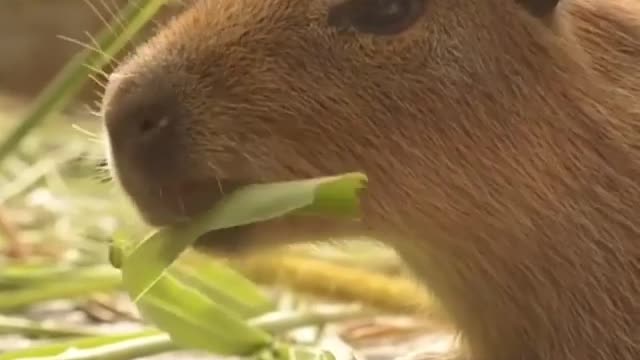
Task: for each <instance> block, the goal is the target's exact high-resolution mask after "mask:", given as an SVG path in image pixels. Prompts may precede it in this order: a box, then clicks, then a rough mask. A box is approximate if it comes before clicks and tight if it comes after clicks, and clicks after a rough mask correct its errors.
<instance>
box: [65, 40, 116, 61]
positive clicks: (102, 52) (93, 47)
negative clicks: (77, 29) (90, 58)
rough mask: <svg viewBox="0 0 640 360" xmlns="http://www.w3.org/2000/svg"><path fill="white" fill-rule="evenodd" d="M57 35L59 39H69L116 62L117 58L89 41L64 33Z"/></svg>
mask: <svg viewBox="0 0 640 360" xmlns="http://www.w3.org/2000/svg"><path fill="white" fill-rule="evenodd" d="M57 37H58V38H59V39H61V40H64V41H68V42H70V43H72V44H76V45H78V46H80V47H82V48H84V49H87V50H90V51H93V52H94V53H96V54H99V55H102V56H104V57H105V58H107V59H109V61H113V62H116V60H115V59H114V58H113V56H111V55H109V54H107V53H106V52H104V51H103V50H102V49H100V48H96V47H95V46H92V45H91V44H87V43H85V42H82V41H80V40H77V39H74V38H71V37H68V36H64V35H57Z"/></svg>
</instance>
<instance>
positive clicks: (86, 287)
mask: <svg viewBox="0 0 640 360" xmlns="http://www.w3.org/2000/svg"><path fill="white" fill-rule="evenodd" d="M121 284H122V277H121V275H120V274H119V273H118V272H115V271H114V272H111V273H106V272H105V273H104V274H99V275H97V276H95V277H94V278H88V277H87V278H81V277H80V278H76V277H67V278H65V279H61V280H60V281H58V282H55V283H48V284H42V285H38V286H31V287H27V288H22V289H17V290H8V291H2V292H0V311H10V310H14V309H17V308H20V307H23V306H27V305H30V304H33V303H36V302H39V301H46V300H54V299H62V298H74V297H84V296H87V294H90V293H92V292H99V291H112V290H114V289H117V288H119V287H120V286H121Z"/></svg>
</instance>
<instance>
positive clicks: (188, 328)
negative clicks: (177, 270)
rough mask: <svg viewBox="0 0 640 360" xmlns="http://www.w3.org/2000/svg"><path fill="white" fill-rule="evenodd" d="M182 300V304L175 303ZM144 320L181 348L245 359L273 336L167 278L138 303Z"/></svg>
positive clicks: (159, 282) (169, 277) (195, 291)
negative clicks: (149, 321)
mask: <svg viewBox="0 0 640 360" xmlns="http://www.w3.org/2000/svg"><path fill="white" fill-rule="evenodd" d="M176 299H179V301H176ZM138 308H139V309H140V312H141V313H142V315H143V317H145V318H147V319H151V320H152V321H153V322H154V323H155V324H156V325H157V326H158V327H159V328H162V329H165V331H167V333H169V335H170V336H171V339H172V340H173V341H174V342H175V343H176V344H178V345H181V346H184V347H188V348H196V349H201V350H208V351H211V352H214V353H216V354H221V355H246V354H249V353H251V352H253V351H255V350H257V349H259V348H260V347H262V346H266V345H268V344H269V343H270V342H271V336H270V335H269V334H268V333H267V332H265V331H263V330H260V329H259V328H257V327H253V326H250V325H249V324H248V323H247V322H246V321H245V320H244V319H242V318H241V317H240V316H238V315H236V314H235V313H233V312H231V311H229V310H227V309H224V308H223V307H222V306H220V305H218V304H216V303H215V302H213V301H211V300H210V299H208V298H207V297H206V296H204V295H203V294H201V293H200V292H198V291H197V290H194V289H192V288H190V287H188V286H185V285H184V284H182V283H180V282H179V281H177V280H176V279H175V278H174V277H173V276H171V275H168V274H165V276H163V277H161V278H160V280H158V281H157V282H156V283H155V285H154V286H153V287H151V289H149V291H148V292H147V294H146V296H145V297H144V298H143V299H142V300H141V301H140V302H139V303H138Z"/></svg>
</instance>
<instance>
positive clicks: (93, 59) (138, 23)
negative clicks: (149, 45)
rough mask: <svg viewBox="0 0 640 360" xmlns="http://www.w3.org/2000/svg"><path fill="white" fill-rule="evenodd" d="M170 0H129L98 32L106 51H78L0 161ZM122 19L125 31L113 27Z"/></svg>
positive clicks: (5, 145) (2, 147)
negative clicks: (110, 22) (139, 0)
mask: <svg viewBox="0 0 640 360" xmlns="http://www.w3.org/2000/svg"><path fill="white" fill-rule="evenodd" d="M166 2H167V0H147V1H146V4H144V6H142V5H140V4H138V2H136V1H129V2H128V5H127V6H126V7H125V8H123V9H122V10H121V12H120V13H119V14H118V15H116V16H117V17H116V18H115V19H114V20H113V21H112V24H111V25H110V26H106V27H105V28H104V29H103V30H102V31H101V32H100V33H99V34H98V36H97V40H96V41H97V45H96V46H98V47H99V48H100V49H102V50H103V51H100V52H98V51H96V50H94V49H85V50H83V51H81V52H79V53H78V54H76V55H75V56H74V57H73V58H72V59H71V60H70V61H69V62H68V63H67V64H66V65H65V66H64V68H62V70H61V71H60V72H59V73H58V75H57V76H56V77H55V78H54V79H53V81H51V83H49V85H48V86H47V87H46V88H45V89H44V90H43V91H42V92H41V93H40V94H39V96H38V98H37V99H36V100H35V102H34V104H33V107H32V108H31V110H30V111H29V113H27V115H26V116H25V118H24V119H22V120H21V121H20V122H19V123H18V125H17V126H16V128H15V129H14V130H13V131H12V132H11V133H10V134H9V135H8V136H7V137H6V139H5V140H4V141H3V142H2V143H0V162H2V160H4V159H5V158H6V157H7V156H8V155H9V154H10V153H11V152H12V151H13V150H14V149H15V148H17V147H18V146H19V144H20V142H21V141H22V139H23V138H24V137H25V136H26V135H28V134H29V132H30V131H31V130H33V129H34V128H36V127H37V126H38V125H39V124H41V123H42V122H43V121H44V120H45V119H47V118H48V117H49V116H51V115H53V114H54V113H56V112H58V111H59V110H60V109H62V108H63V107H64V106H66V105H67V104H68V103H69V102H70V101H71V99H73V97H74V96H76V95H77V93H78V92H79V91H80V90H81V89H82V86H83V85H84V84H85V82H86V81H87V79H89V75H90V74H91V73H92V70H91V69H102V68H103V67H104V66H105V65H107V64H108V63H109V62H110V61H111V60H112V58H113V57H114V56H116V55H117V54H118V53H119V52H120V50H122V49H123V48H124V47H125V45H126V44H127V43H128V42H129V41H130V40H131V39H132V38H133V37H134V36H135V34H137V33H138V31H140V29H142V27H143V26H144V25H145V24H147V23H148V22H149V21H150V20H151V18H153V16H154V15H155V14H156V13H157V12H158V11H159V10H160V8H161V7H162V6H163V5H164V4H165V3H166ZM118 19H120V20H118ZM121 23H122V24H126V25H125V27H124V28H123V29H122V30H121V31H113V30H112V29H117V28H118V26H119V24H121Z"/></svg>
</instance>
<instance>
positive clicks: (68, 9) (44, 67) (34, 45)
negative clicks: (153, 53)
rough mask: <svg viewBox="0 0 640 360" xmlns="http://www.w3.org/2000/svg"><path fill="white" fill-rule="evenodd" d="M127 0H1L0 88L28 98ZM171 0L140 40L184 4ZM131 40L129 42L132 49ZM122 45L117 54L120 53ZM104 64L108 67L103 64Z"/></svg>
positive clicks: (90, 96) (89, 90)
mask: <svg viewBox="0 0 640 360" xmlns="http://www.w3.org/2000/svg"><path fill="white" fill-rule="evenodd" d="M125 3H127V0H2V7H1V8H0V54H1V56H0V91H2V92H3V93H4V94H5V95H9V96H12V97H21V98H31V97H33V96H35V95H37V93H38V92H39V91H40V90H42V89H43V88H44V86H45V85H46V84H47V82H49V81H50V80H51V79H52V78H53V77H54V76H55V74H56V73H57V72H58V71H59V70H60V69H61V68H62V67H63V65H64V64H65V63H66V62H67V61H69V60H70V59H71V57H72V56H73V55H74V54H75V53H77V52H78V51H79V50H81V48H82V46H81V45H79V44H78V43H77V42H80V43H86V44H88V45H91V46H95V44H93V43H92V41H91V39H90V37H89V36H88V35H92V36H95V34H97V33H98V32H99V31H100V30H101V29H102V28H103V27H104V26H105V22H109V23H110V22H112V21H113V20H114V18H115V15H116V14H117V11H118V9H120V8H121V7H122V6H123V5H124V4H125ZM181 3H183V2H178V1H174V2H170V3H169V4H168V6H165V7H164V8H163V9H162V10H161V11H160V12H159V13H158V14H157V15H156V17H155V19H154V20H155V23H154V22H152V23H149V24H147V25H146V26H145V28H144V30H143V31H141V32H140V33H139V35H137V37H136V39H135V42H140V41H143V40H144V39H145V38H146V37H148V36H149V35H150V34H152V33H153V31H154V28H155V27H156V26H157V24H158V23H162V22H163V21H166V20H167V19H168V18H169V17H170V16H172V15H175V14H176V13H178V12H179V11H180V9H181V8H182V6H183V5H182V4H181ZM130 48H131V46H129V47H128V49H130ZM125 54H126V51H124V52H122V53H121V54H120V55H118V56H117V57H118V58H121V57H122V56H124V55H125ZM107 70H108V69H107ZM96 90H97V87H96V86H95V84H91V85H88V86H86V87H85V89H83V91H82V93H81V95H80V96H79V100H81V101H90V100H95V99H96V93H95V91H96Z"/></svg>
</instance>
